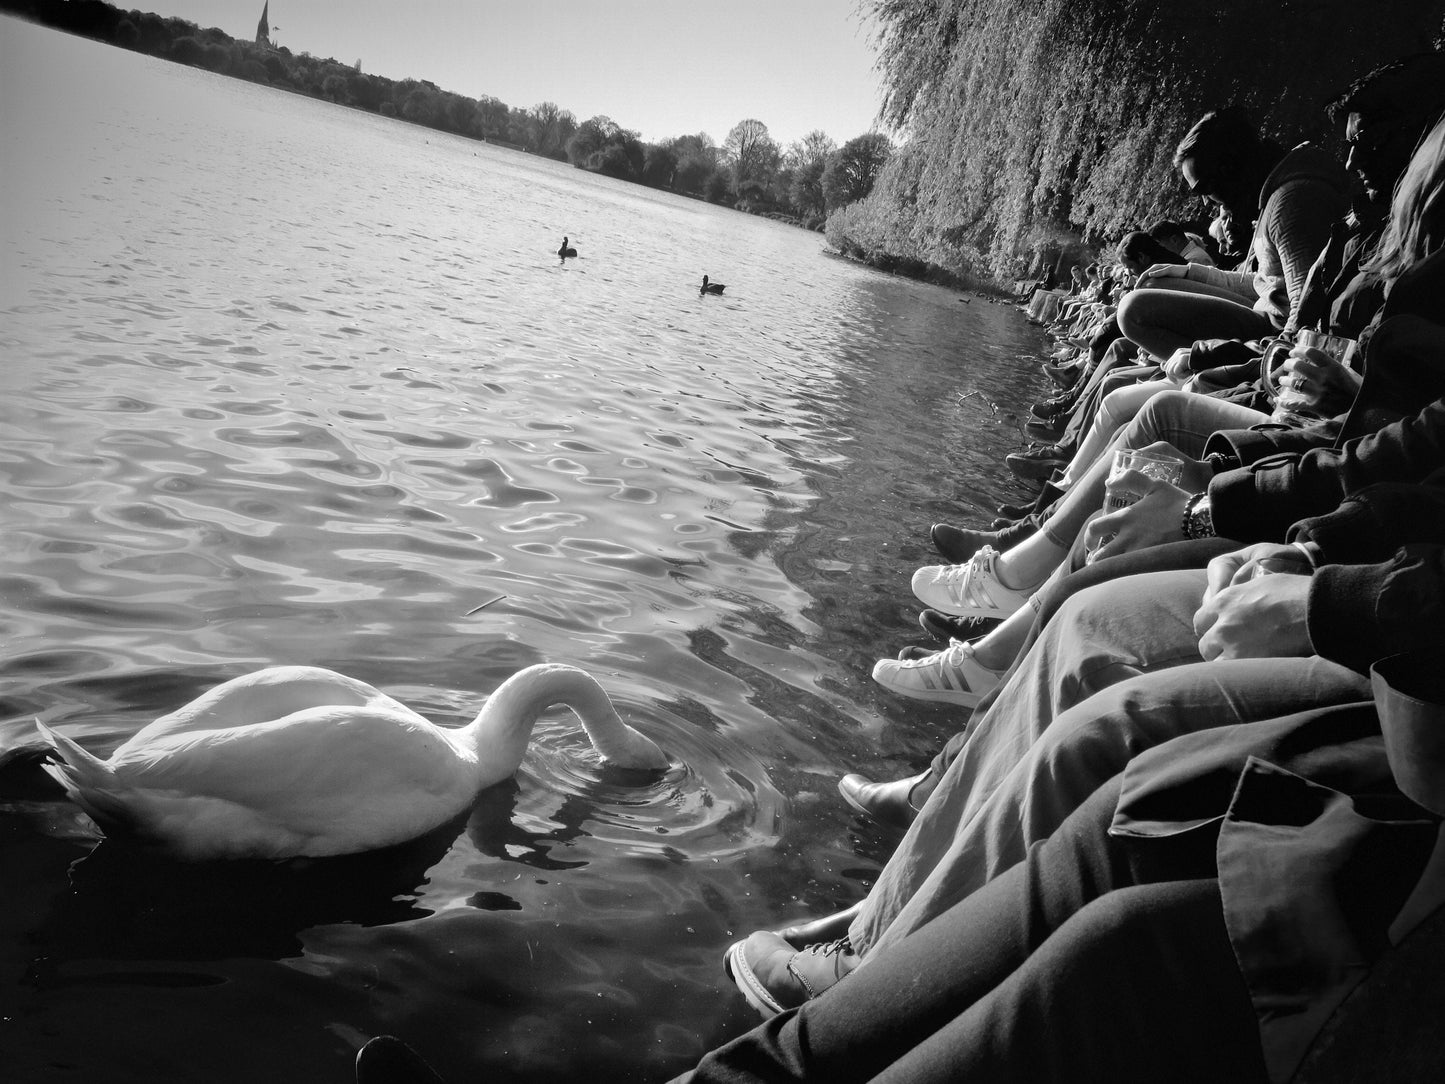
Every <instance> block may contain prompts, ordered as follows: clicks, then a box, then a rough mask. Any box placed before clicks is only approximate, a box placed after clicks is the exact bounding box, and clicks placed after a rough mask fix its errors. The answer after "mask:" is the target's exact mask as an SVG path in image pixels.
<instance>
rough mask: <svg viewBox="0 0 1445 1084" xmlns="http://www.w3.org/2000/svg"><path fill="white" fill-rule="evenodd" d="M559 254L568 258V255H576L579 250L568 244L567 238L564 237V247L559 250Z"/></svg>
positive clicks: (563, 257)
mask: <svg viewBox="0 0 1445 1084" xmlns="http://www.w3.org/2000/svg"><path fill="white" fill-rule="evenodd" d="M557 255H558V256H560V257H562V259H564V260H565V259H566V258H567V257H568V256H576V255H577V250H576V249H575V248H572V247H571V246H570V245H568V244H567V238H565V237H564V238H562V247H561V248H559V249H558V250H557Z"/></svg>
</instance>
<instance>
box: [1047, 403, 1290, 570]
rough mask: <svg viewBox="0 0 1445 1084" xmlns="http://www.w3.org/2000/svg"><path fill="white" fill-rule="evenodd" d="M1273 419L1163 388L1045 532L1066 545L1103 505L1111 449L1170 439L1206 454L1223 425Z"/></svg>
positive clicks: (1073, 490)
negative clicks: (1212, 438) (1210, 442)
mask: <svg viewBox="0 0 1445 1084" xmlns="http://www.w3.org/2000/svg"><path fill="white" fill-rule="evenodd" d="M1268 420H1269V419H1268V418H1267V417H1266V416H1265V415H1263V414H1261V413H1260V412H1259V411H1257V410H1251V409H1249V408H1248V407H1242V406H1240V405H1238V404H1237V403H1229V402H1225V401H1224V400H1223V399H1215V398H1213V397H1211V396H1208V395H1195V394H1194V393H1193V392H1187V391H1178V390H1174V389H1170V390H1161V391H1160V392H1159V393H1158V394H1156V395H1153V396H1151V397H1149V398H1148V399H1147V401H1146V402H1144V403H1143V405H1142V406H1141V407H1140V408H1139V411H1138V413H1137V414H1135V415H1134V420H1133V421H1131V422H1129V423H1128V424H1127V425H1125V426H1123V427H1122V428H1121V429H1120V430H1119V431H1118V432H1117V434H1116V435H1115V436H1114V439H1113V440H1112V441H1110V442H1109V444H1108V449H1107V450H1106V451H1104V452H1102V453H1101V454H1100V455H1099V456H1098V458H1097V459H1096V460H1095V461H1094V463H1093V465H1092V466H1090V467H1088V468H1087V469H1086V470H1084V471H1083V472H1082V474H1081V475H1080V477H1079V478H1078V480H1077V481H1076V482H1075V483H1074V484H1073V485H1072V486H1071V487H1070V488H1069V490H1068V492H1066V493H1065V494H1064V496H1063V497H1062V498H1061V499H1060V500H1059V502H1058V504H1057V505H1056V506H1055V510H1054V514H1053V515H1052V516H1050V517H1049V521H1048V523H1047V524H1046V525H1045V526H1044V534H1045V535H1046V536H1047V537H1048V539H1049V541H1051V542H1053V543H1054V544H1055V545H1057V546H1060V547H1062V548H1063V549H1068V548H1069V547H1071V546H1072V545H1073V544H1074V540H1075V539H1076V538H1078V536H1079V532H1080V531H1082V530H1083V529H1084V524H1086V523H1087V522H1088V521H1089V517H1090V516H1092V515H1093V514H1094V513H1095V512H1097V511H1098V510H1099V509H1100V508H1102V507H1103V506H1104V485H1105V483H1106V482H1107V481H1108V480H1109V468H1110V467H1111V465H1112V464H1113V459H1114V455H1113V453H1114V452H1115V451H1116V450H1117V449H1120V448H1145V447H1148V446H1149V445H1150V444H1153V443H1154V442H1155V441H1160V440H1166V441H1168V442H1169V443H1170V444H1172V445H1173V446H1174V447H1175V448H1177V449H1178V450H1179V451H1181V452H1183V453H1184V454H1185V455H1187V456H1190V457H1192V458H1196V459H1197V458H1198V457H1199V456H1201V455H1203V454H1204V444H1205V441H1207V440H1208V439H1209V438H1210V436H1211V435H1213V434H1214V433H1216V432H1217V431H1219V430H1221V429H1245V428H1248V427H1249V426H1251V425H1258V424H1259V423H1260V422H1263V421H1268Z"/></svg>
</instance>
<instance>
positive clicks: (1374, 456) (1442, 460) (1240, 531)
mask: <svg viewBox="0 0 1445 1084" xmlns="http://www.w3.org/2000/svg"><path fill="white" fill-rule="evenodd" d="M1442 465H1445V399H1437V400H1436V401H1435V402H1433V403H1431V404H1430V405H1429V406H1427V407H1426V408H1425V409H1424V410H1422V411H1421V412H1420V413H1419V414H1416V415H1414V416H1413V417H1409V418H1402V419H1400V420H1399V421H1396V422H1391V423H1390V424H1389V425H1387V426H1385V427H1384V428H1383V429H1380V430H1379V431H1378V432H1375V433H1370V434H1367V435H1365V436H1363V437H1357V438H1355V439H1354V440H1350V441H1346V442H1345V444H1344V445H1343V446H1342V447H1340V448H1339V449H1334V448H1317V449H1315V450H1314V451H1311V452H1307V453H1305V454H1303V455H1280V456H1272V457H1270V458H1267V459H1262V460H1260V461H1259V462H1257V463H1254V464H1253V465H1251V466H1249V467H1245V468H1241V469H1238V470H1230V471H1225V472H1224V473H1222V474H1218V475H1215V477H1214V479H1213V480H1212V481H1211V482H1210V483H1209V489H1208V499H1209V513H1210V517H1211V519H1212V523H1213V533H1214V534H1216V535H1219V536H1221V537H1224V538H1236V539H1239V540H1240V541H1242V542H1249V541H1256V540H1262V539H1275V538H1283V537H1284V535H1285V532H1286V531H1288V530H1289V527H1290V525H1291V524H1293V523H1294V522H1295V521H1296V520H1301V519H1305V518H1307V517H1309V516H1317V515H1321V514H1323V513H1325V512H1329V511H1332V510H1333V509H1335V508H1337V507H1338V506H1339V505H1340V503H1341V501H1343V500H1344V498H1345V497H1346V496H1348V495H1349V494H1351V493H1354V492H1356V491H1357V490H1361V489H1363V488H1364V487H1366V486H1368V485H1373V484H1374V483H1376V482H1418V481H1421V480H1423V479H1424V478H1425V477H1426V476H1428V475H1429V474H1431V473H1433V472H1434V471H1436V470H1438V469H1439V468H1440V467H1441V466H1442Z"/></svg>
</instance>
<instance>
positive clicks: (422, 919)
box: [0, 20, 1040, 1082]
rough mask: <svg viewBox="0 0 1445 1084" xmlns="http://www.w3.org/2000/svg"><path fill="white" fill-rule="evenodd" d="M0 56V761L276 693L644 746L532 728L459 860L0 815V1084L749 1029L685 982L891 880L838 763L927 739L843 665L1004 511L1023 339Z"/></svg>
mask: <svg viewBox="0 0 1445 1084" xmlns="http://www.w3.org/2000/svg"><path fill="white" fill-rule="evenodd" d="M0 43H3V58H0V60H3V63H0V110H3V124H0V140H3V143H0V163H3V165H0V170H3V173H0V180H3V184H0V198H3V201H4V203H3V219H4V221H3V232H0V242H3V248H0V259H3V276H0V319H3V324H0V344H3V367H0V424H3V431H0V485H3V491H0V520H3V540H4V541H3V554H4V562H3V569H0V576H3V579H0V601H3V614H0V621H3V631H4V642H5V651H4V655H3V657H0V668H3V673H0V677H3V686H0V689H3V692H0V697H3V699H0V746H10V745H13V744H16V743H19V742H22V741H28V740H30V739H31V738H33V736H34V733H33V726H32V720H33V719H34V718H35V717H36V716H39V717H41V718H43V719H44V720H45V721H47V722H48V723H50V724H51V725H54V726H57V727H59V728H60V729H61V730H62V731H64V732H66V733H68V734H70V735H71V736H73V737H75V738H77V739H79V740H80V741H81V742H82V743H83V744H85V745H87V746H88V747H89V748H90V749H92V750H93V751H96V752H98V753H100V754H101V755H105V754H106V753H108V752H109V751H110V750H111V749H113V748H114V747H115V746H117V745H118V744H120V743H121V742H122V741H123V740H125V738H126V737H127V736H129V735H130V734H132V733H134V732H135V731H137V730H138V729H140V728H141V727H142V726H144V725H145V724H146V723H147V722H149V721H150V720H151V719H153V718H155V717H156V716H158V715H161V714H164V713H165V712H167V711H169V710H171V709H172V708H174V707H176V706H178V705H179V704H181V703H183V702H184V701H186V700H188V699H190V698H191V697H192V696H194V695H196V694H198V693H199V692H201V691H203V690H204V689H206V688H208V687H209V686H211V685H213V684H215V683H217V682H219V681H222V680H225V679H227V678H230V677H234V676H236V675H238V674H242V673H245V672H248V671H250V670H253V669H256V668H259V667H262V666H267V665H273V664H279V663H306V664H313V665H320V666H327V667H331V668H333V669H336V670H340V671H343V672H345V673H347V674H350V675H352V676H354V677H357V678H361V679H363V680H366V681H369V682H371V683H373V684H375V685H377V686H379V687H381V688H382V689H384V690H385V691H387V692H388V693H390V694H391V695H393V696H395V697H397V698H399V699H401V700H403V701H406V702H407V703H409V704H411V705H412V706H414V707H415V708H416V709H417V710H419V711H421V712H422V713H424V714H426V715H428V716H429V717H431V718H433V719H435V720H437V721H438V722H442V723H445V724H460V723H463V722H466V721H468V720H469V719H470V718H471V717H472V715H473V714H474V713H475V712H476V710H477V708H478V706H479V704H480V703H481V702H483V701H484V699H485V697H486V695H487V694H488V693H489V692H490V691H491V690H492V689H494V688H495V687H496V686H497V685H498V684H500V683H501V681H502V680H504V679H505V678H506V677H507V676H508V675H509V674H511V673H513V672H514V671H516V670H517V669H519V668H520V667H522V666H525V665H527V664H530V663H533V662H539V661H544V660H555V661H566V662H571V663H574V664H576V665H578V666H581V667H584V668H585V669H587V670H589V671H590V672H592V673H593V674H595V675H596V676H597V677H598V678H599V679H600V680H601V681H602V682H603V684H604V685H605V686H606V687H607V689H608V691H609V692H610V693H611V695H612V696H613V698H614V700H615V701H616V702H617V703H618V705H619V709H620V711H621V712H622V714H623V716H624V717H625V718H626V719H628V720H629V721H630V722H631V723H632V724H633V725H635V726H636V727H638V728H639V729H641V730H642V731H644V732H645V733H647V734H648V735H650V736H651V737H653V738H654V739H655V740H656V741H657V742H658V743H659V744H660V745H661V746H662V747H663V748H664V749H665V750H666V751H667V753H668V755H669V757H670V759H671V761H672V768H671V770H669V771H668V772H667V773H666V774H665V775H664V776H663V777H662V778H660V779H655V780H654V779H644V780H642V781H641V784H640V785H639V780H637V779H636V778H632V777H630V776H629V774H628V773H619V772H617V771H615V770H612V769H607V768H605V767H603V766H602V765H601V764H600V762H599V761H598V760H597V758H596V757H595V756H594V755H593V754H592V752H591V750H590V746H589V745H588V744H587V742H586V739H585V736H583V735H582V734H581V732H580V730H578V728H577V727H576V726H575V724H574V723H573V722H572V720H571V717H570V716H569V715H568V714H567V713H565V712H558V713H552V714H549V715H547V716H546V717H545V718H544V720H543V723H542V725H541V727H540V728H539V731H538V736H537V739H536V741H535V742H534V744H533V747H532V749H531V751H530V752H529V753H528V755H527V758H526V760H525V762H524V763H523V766H522V768H521V770H520V771H519V772H518V774H517V777H516V779H515V781H514V782H510V783H506V784H503V785H500V786H497V787H494V788H492V789H491V790H489V791H487V792H485V793H484V794H483V795H482V797H481V799H480V801H479V802H478V804H477V805H476V807H475V808H474V810H473V811H472V812H471V813H470V815H469V816H468V817H467V818H466V819H465V822H464V823H462V822H459V823H457V824H454V825H451V826H449V827H448V829H447V830H445V831H443V832H442V833H439V834H438V835H437V836H436V837H435V838H431V839H428V840H425V841H422V842H420V843H419V844H417V845H416V846H415V847H411V848H407V849H405V850H404V851H402V852H400V853H390V854H385V855H374V856H362V857H359V858H353V859H338V860H330V861H322V862H312V863H293V864H290V865H287V866H282V867H270V866H265V867H261V868H256V867H254V866H250V865H240V866H236V867H233V868H224V869H215V868H194V867H185V866H181V865H177V864H166V863H157V862H154V861H143V860H141V859H139V858H138V857H136V856H133V855H129V854H126V853H125V852H123V851H117V850H116V849H115V845H114V844H109V843H102V844H100V845H99V846H98V847H97V845H96V844H97V840H98V839H99V838H100V837H99V835H98V833H97V832H96V830H95V828H94V826H93V825H91V824H90V822H89V821H88V820H87V819H86V818H85V817H84V816H83V815H82V814H80V813H79V812H77V811H76V810H74V809H73V808H72V807H71V806H69V805H68V804H66V803H64V802H61V801H55V800H51V799H50V798H49V797H47V796H44V795H26V794H21V795H19V796H16V795H13V794H0V866H3V872H0V1007H3V1011H0V1062H6V1063H8V1064H9V1065H10V1066H11V1067H12V1069H11V1071H10V1072H11V1074H12V1075H9V1076H8V1079H12V1080H25V1081H31V1080H36V1081H39V1080H71V1079H83V1080H87V1081H111V1080H132V1079H134V1080H160V1079H164V1080H168V1081H188V1080H195V1081H208V1082H213V1081H232V1080H235V1081H254V1080H257V1079H297V1080H302V1079H304V1080H316V1081H322V1080H335V1081H343V1080H349V1079H350V1068H349V1062H350V1058H351V1057H352V1054H353V1052H354V1050H355V1048H356V1046H357V1045H359V1043H360V1042H361V1041H363V1040H364V1039H365V1038H366V1037H368V1036H370V1035H372V1034H376V1033H378V1032H384V1031H385V1032H394V1033H397V1034H401V1035H403V1036H404V1037H406V1038H407V1039H409V1040H410V1041H412V1042H413V1043H414V1044H416V1045H417V1046H419V1047H420V1048H422V1049H423V1050H424V1051H425V1052H426V1053H427V1054H428V1056H429V1057H431V1058H432V1060H433V1061H434V1062H435V1063H436V1064H437V1066H438V1067H439V1068H441V1069H442V1070H443V1071H444V1072H446V1073H448V1074H450V1075H451V1076H452V1078H453V1079H455V1080H459V1081H460V1080H465V1079H469V1078H470V1077H473V1076H475V1075H476V1074H478V1073H479V1072H481V1071H483V1070H492V1071H502V1070H505V1071H506V1072H508V1073H510V1074H512V1076H509V1077H505V1079H517V1080H560V1079H576V1078H577V1077H579V1076H581V1075H582V1074H584V1073H586V1074H588V1075H589V1076H590V1077H591V1078H592V1079H598V1080H611V1079H628V1080H640V1081H646V1080H662V1079H666V1078H667V1077H668V1076H669V1075H671V1074H672V1073H675V1072H678V1071H681V1070H682V1069H684V1068H686V1067H687V1066H688V1065H689V1064H690V1063H691V1062H692V1061H693V1060H694V1059H695V1058H696V1057H697V1056H698V1055H699V1054H700V1053H701V1052H702V1051H703V1050H705V1049H707V1048H708V1047H710V1046H712V1045H714V1044H716V1043H717V1042H719V1041H721V1040H722V1039H724V1038H726V1037H728V1036H730V1035H733V1034H736V1033H737V1032H739V1031H741V1030H743V1029H744V1028H746V1027H749V1026H751V1024H752V1023H753V1022H754V1021H753V1018H752V1016H751V1013H750V1011H749V1010H747V1008H746V1006H745V1005H744V1004H743V1002H742V1000H741V998H740V997H739V996H737V995H736V994H735V992H734V991H733V990H732V988H731V986H730V985H729V984H728V983H727V980H726V979H725V977H724V975H723V972H722V968H721V965H720V960H721V953H722V951H723V949H724V948H725V947H726V945H727V944H728V943H729V942H730V940H732V939H733V938H734V937H736V936H741V935H742V934H744V933H746V932H747V931H750V930H752V929H755V928H760V927H764V926H768V925H773V924H780V923H782V922H783V921H785V920H793V919H796V918H798V917H800V916H803V915H805V914H809V913H822V912H824V911H827V910H832V909H835V908H836V907H839V906H842V905H846V904H848V903H851V902H852V901H853V900H855V899H857V898H858V897H859V896H860V895H861V894H862V893H863V892H864V891H865V890H866V887H867V885H868V884H869V883H870V880H871V878H872V876H873V875H874V873H875V872H876V870H877V868H878V866H879V863H880V862H881V861H882V860H883V859H884V858H885V857H886V855H887V853H888V850H889V848H890V847H891V845H892V840H891V839H890V838H889V837H888V836H887V835H886V834H883V833H881V832H880V831H878V830H876V829H874V828H872V827H871V826H870V825H868V824H867V823H865V822H863V821H861V820H859V819H858V818H856V817H854V816H852V815H850V814H849V812H848V810H847V809H846V807H845V806H844V805H843V803H842V801H841V799H839V798H838V796H837V793H836V790H835V785H836V779H837V777H838V776H839V775H840V774H841V773H843V772H846V771H850V770H862V771H865V772H868V773H871V774H874V775H875V776H876V777H879V778H890V777H893V776H896V775H900V774H902V773H904V772H905V771H908V770H911V769H913V768H915V767H916V766H917V765H919V764H920V763H922V761H923V760H924V759H925V758H926V757H927V756H928V755H929V754H930V753H931V752H932V751H933V750H934V748H936V746H937V745H938V744H939V743H940V742H941V741H942V740H943V738H944V736H945V735H947V734H948V733H950V732H951V728H952V727H953V726H954V725H955V724H956V722H957V716H956V714H955V713H953V712H951V711H949V710H948V709H946V708H940V707H936V706H929V705H921V704H918V703H914V702H908V701H905V700H902V699H900V698H897V697H894V696H892V695H890V694H888V693H886V692H884V691H883V690H881V689H879V688H877V687H876V686H874V685H873V683H872V682H871V680H870V679H869V676H868V672H869V668H870V667H871V664H872V661H873V660H874V659H875V658H876V657H878V656H879V655H882V654H891V653H892V652H893V651H895V650H896V649H897V648H898V647H899V646H900V645H901V644H903V643H907V642H917V641H919V639H920V636H919V634H918V630H917V626H916V624H915V623H914V617H915V614H916V610H917V607H916V605H915V604H914V603H913V602H912V600H911V597H910V595H909V591H908V576H909V574H910V573H911V571H912V570H913V568H914V567H916V566H917V565H918V564H920V563H925V562H930V561H931V558H930V551H929V547H928V544H927V535H926V528H927V525H928V524H929V523H930V522H931V521H933V520H935V519H939V518H952V519H955V520H956V521H969V520H972V521H975V522H977V521H979V520H981V519H982V520H986V519H987V518H989V517H990V516H991V515H992V511H991V509H992V505H993V504H994V503H995V502H996V501H998V500H1000V499H1003V498H1010V499H1016V497H1017V494H1016V492H1013V491H1011V489H1010V487H1009V485H1008V484H1007V481H1006V479H1007V475H1006V472H1005V471H1004V470H1003V468H1002V463H1001V456H1002V453H1003V452H1005V451H1007V450H1010V449H1011V448H1012V447H1014V446H1015V445H1016V444H1017V443H1018V419H1017V417H1016V416H1015V415H1014V414H1013V413H1012V412H1011V411H1012V410H1014V409H1015V408H1016V407H1017V406H1018V405H1019V404H1021V403H1023V402H1026V401H1027V400H1028V398H1029V397H1030V396H1031V395H1032V394H1034V393H1036V392H1037V391H1039V390H1040V388H1039V379H1038V378H1037V376H1036V369H1035V367H1034V366H1032V364H1031V363H1029V362H1026V361H1021V360H1020V356H1021V355H1024V354H1027V353H1028V352H1030V351H1032V350H1036V349H1037V348H1038V346H1039V345H1040V344H1039V341H1038V338H1037V336H1036V335H1035V334H1034V333H1032V332H1031V331H1030V329H1028V328H1027V326H1026V325H1025V324H1024V323H1023V321H1022V320H1021V318H1020V317H1019V316H1018V315H1017V314H1016V313H1015V312H1014V311H1013V310H1012V309H1010V308H1008V307H1004V306H993V305H989V304H986V303H984V302H983V301H981V300H977V299H968V302H969V303H963V302H964V300H965V299H963V298H960V296H959V295H958V294H956V293H954V292H951V291H945V290H940V289H936V288H933V287H929V286H924V285H920V284H916V283H911V282H908V281H904V280H900V279H895V278H890V277H887V276H884V275H880V274H877V273H874V272H871V271H869V270H867V269H863V268H860V267H858V266H856V265H853V264H850V263H847V262H844V261H841V260H838V259H834V258H830V257H828V256H826V255H825V254H824V253H823V251H822V248H821V239H820V238H819V237H818V236H817V235H815V234H809V233H805V232H803V231H800V230H796V229H794V228H791V227H787V226H783V225H778V224H775V223H771V222H768V221H765V220H761V219H757V218H751V217H748V216H745V215H741V214H737V213H735V212H731V211H727V210H722V209H719V208H715V207H711V206H708V205H705V204H702V203H698V202H695V201H691V200H685V199H680V198H676V197H673V196H670V195H666V194H662V193H657V192H653V191H650V190H648V189H644V188H641V187H636V186H632V185H627V184H622V183H618V182H613V181H610V180H607V179H605V178H599V177H593V176H589V175H585V174H583V173H581V172H579V171H577V170H574V169H571V168H570V167H568V166H566V165H563V164H560V163H554V162H548V161H543V160H539V159H536V158H532V157H528V156H525V155H520V154H517V153H513V152H510V151H507V150H504V149H498V148H493V147H489V146H486V145H483V144H479V143H473V142H469V141H465V140H460V139H454V138H451V137H448V136H446V135H443V134H440V133H437V132H432V131H428V130H424V129H419V128H413V127H411V126H408V125H405V124H400V123H396V122H392V121H387V120H384V119H382V118H378V117H375V116H371V115H367V114H364V113H359V112H353V111H350V110H346V109H342V108H338V107H334V106H330V105H327V104H324V103H319V102H316V101H312V100H309V99H305V98H300V97H296V96H293V95H289V94H285V93H282V92H279V91H275V90H271V89H266V88H260V87H256V86H252V85H249V84H246V83H242V82H238V81H231V80H226V79H223V78H220V77H217V76H213V75H210V74H207V73H203V72H199V71H195V70H191V69H187V68H183V67H179V66H175V65H170V64H165V63H162V62H160V61H155V60H151V59H149V58H144V57H140V56H136V55H133V54H129V53H125V52H122V51H120V50H116V49H108V48H106V47H103V46H99V45H96V44H92V43H89V42H85V41H82V40H78V39H72V38H67V37H63V36H60V35H57V34H55V33H53V32H50V31H45V30H40V29H37V28H34V27H31V26H29V25H27V24H22V23H17V22H13V21H10V20H3V21H0ZM563 234H567V235H568V236H569V237H570V238H571V239H572V243H573V244H574V245H576V246H577V247H578V249H579V250H580V251H581V258H579V259H577V260H569V261H567V263H566V264H565V265H563V264H561V263H559V262H558V260H557V259H556V258H555V256H553V255H552V253H553V252H554V251H555V249H556V248H557V246H558V244H559V243H560V241H561V237H562V235H563ZM704 272H706V273H708V274H709V275H711V276H712V277H713V278H714V279H717V280H721V281H724V282H726V283H728V284H729V285H728V291H727V293H726V295H724V296H723V297H721V298H713V297H710V298H702V297H699V295H698V291H697V284H698V282H699V281H700V279H701V276H702V274H703V273H704ZM975 392H976V393H977V394H970V393H975ZM494 600H495V601H494ZM488 603H490V605H486V604H488ZM478 607H484V608H481V609H478ZM16 1072H18V1074H19V1075H13V1074H14V1073H16Z"/></svg>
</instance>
